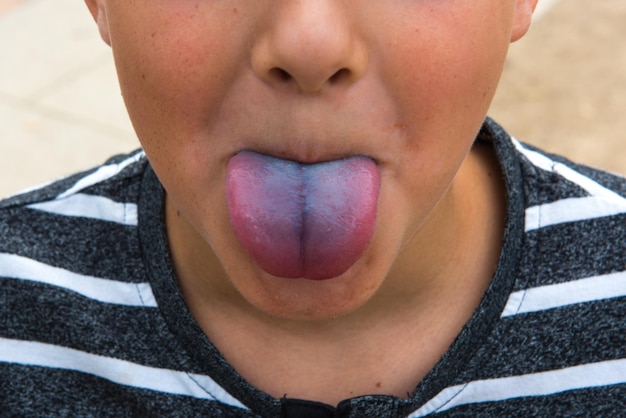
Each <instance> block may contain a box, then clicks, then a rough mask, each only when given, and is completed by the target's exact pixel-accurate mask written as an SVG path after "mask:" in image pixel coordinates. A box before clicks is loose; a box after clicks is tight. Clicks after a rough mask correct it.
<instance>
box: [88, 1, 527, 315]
mask: <svg viewBox="0 0 626 418" xmlns="http://www.w3.org/2000/svg"><path fill="white" fill-rule="evenodd" d="M535 3H536V0H409V1H407V0H402V1H395V0H384V1H383V0H380V1H379V0H372V1H360V0H343V1H339V0H310V1H309V0H255V1H250V0H210V1H207V0H202V1H200V0H185V1H178V0H133V1H131V0H87V4H88V6H89V7H90V10H91V11H92V13H93V14H94V16H95V17H96V19H97V21H98V23H99V27H100V30H101V33H102V35H103V38H104V39H105V40H106V41H107V42H109V43H110V44H111V46H112V48H113V52H114V56H115V60H116V65H117V68H118V72H119V78H120V83H121V88H122V93H123V96H124V99H125V101H126V105H127V107H128V111H129V114H130V116H131V119H132V121H133V123H134V126H135V129H136V131H137V134H138V136H139V139H140V141H141V143H142V145H143V147H144V149H145V151H146V153H147V155H148V157H149V159H150V161H151V163H152V166H153V167H154V169H155V171H156V173H157V175H158V176H159V178H160V180H161V182H162V183H163V185H164V187H165V189H166V190H167V196H168V213H167V227H168V235H169V236H170V241H171V244H172V246H173V253H174V257H175V259H178V261H180V260H190V262H189V263H180V264H181V265H180V266H177V267H180V270H181V271H179V274H180V275H181V277H182V276H184V275H185V274H188V273H190V272H193V273H195V275H196V276H197V277H201V276H202V271H220V269H222V268H223V270H224V271H225V272H226V274H225V275H220V274H213V275H211V277H210V278H208V279H207V280H209V281H213V282H214V283H212V284H211V286H217V287H220V288H221V289H223V290H224V289H230V290H232V289H236V292H234V293H235V294H237V295H239V296H238V297H241V298H242V300H243V301H246V302H247V303H251V304H252V305H253V306H255V307H256V308H258V309H260V310H262V311H264V312H268V313H271V314H276V315H280V316H287V317H325V316H332V315H339V314H342V313H345V312H348V311H350V310H352V309H355V308H356V307H358V306H361V305H363V304H364V303H365V302H367V301H368V300H370V299H371V298H372V296H373V295H374V294H375V293H376V291H377V289H379V288H380V286H381V285H382V284H383V283H384V282H385V280H386V278H387V280H390V281H391V280H393V272H394V271H397V270H401V265H402V264H403V263H407V262H408V260H409V258H411V259H413V258H415V257H418V256H419V255H416V254H415V252H414V251H413V252H412V251H408V250H406V249H407V248H413V249H414V248H420V246H422V247H423V246H424V245H427V244H428V240H429V239H434V240H436V239H437V238H436V237H433V236H426V235H425V233H423V231H425V230H426V229H429V228H426V226H427V225H428V224H429V222H435V219H441V216H436V214H437V212H438V210H439V208H440V207H441V204H440V203H441V202H443V201H445V197H446V195H447V193H448V191H449V190H451V188H453V187H454V182H455V181H456V180H455V178H456V175H457V173H458V172H462V170H461V171H459V170H460V169H461V168H462V166H463V163H464V161H465V159H466V156H467V154H468V152H469V150H470V147H471V144H472V142H473V139H474V136H475V134H476V133H477V131H478V129H479V127H480V125H481V123H482V121H483V119H484V117H485V114H486V112H487V109H488V106H489V104H490V101H491V98H492V95H493V93H494V90H495V88H496V84H497V81H498V78H499V76H500V72H501V68H502V65H503V62H504V59H505V55H506V51H507V48H508V44H509V42H510V41H511V40H515V39H517V38H519V37H521V36H522V35H523V34H524V32H525V31H526V29H527V27H528V25H529V21H530V15H531V14H532V9H533V8H534V4H535ZM242 150H252V151H256V152H260V153H263V154H269V155H272V156H276V157H280V158H285V159H288V160H295V161H299V162H303V163H315V162H321V161H329V160H337V159H341V158H345V157H349V156H354V155H362V156H367V157H370V158H372V159H373V160H374V161H375V162H376V164H377V170H378V172H379V173H380V181H381V183H380V194H379V196H378V207H377V218H376V222H375V227H374V232H373V238H372V240H371V242H370V243H369V246H368V247H367V249H366V250H365V251H364V252H363V253H362V254H360V256H359V258H358V260H357V261H356V262H355V263H354V264H353V265H352V266H351V267H350V268H349V269H348V270H347V271H346V272H345V273H343V274H342V275H341V276H340V277H337V278H333V279H330V280H324V281H321V282H319V281H310V280H305V279H299V280H290V279H282V278H276V277H273V276H271V275H268V274H267V273H265V272H264V271H263V269H261V268H260V267H259V266H258V264H257V263H256V262H255V261H254V260H253V259H252V258H251V257H250V256H249V255H248V253H247V252H246V251H245V250H244V249H243V248H242V246H241V245H240V241H239V240H238V239H237V237H236V236H235V234H234V232H233V229H232V227H231V223H230V221H229V219H230V217H229V210H228V207H227V201H226V193H227V191H226V185H225V184H226V174H227V166H228V164H229V161H230V160H231V158H232V157H233V156H234V155H236V154H237V153H239V152H240V151H242ZM192 259H193V260H194V261H191V260H192ZM183 264H185V265H183ZM211 269H212V270H211ZM390 272H391V273H390ZM231 293H233V292H231Z"/></svg>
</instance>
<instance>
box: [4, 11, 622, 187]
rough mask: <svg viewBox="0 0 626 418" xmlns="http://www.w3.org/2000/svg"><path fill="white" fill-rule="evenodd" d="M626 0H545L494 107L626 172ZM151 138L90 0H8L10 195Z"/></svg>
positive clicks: (562, 147)
mask: <svg viewBox="0 0 626 418" xmlns="http://www.w3.org/2000/svg"><path fill="white" fill-rule="evenodd" d="M625 22H626V1H624V0H593V1H589V0H560V1H559V0H539V10H538V12H537V15H536V19H535V22H534V23H533V27H532V28H531V31H530V33H529V34H528V36H527V37H526V38H524V39H523V40H522V41H520V42H517V43H515V44H513V45H512V47H511V51H510V56H509V59H508V61H507V63H506V68H505V72H504V75H503V79H502V83H501V88H500V90H499V92H498V94H497V95H496V98H495V100H494V103H493V106H492V109H491V111H490V115H491V116H492V117H494V118H495V119H496V120H498V121H499V122H500V123H502V124H503V125H504V126H505V127H506V128H507V129H508V130H509V131H510V132H511V133H512V134H513V135H515V136H516V137H518V138H519V139H521V140H523V141H526V142H530V143H533V144H536V145H538V146H540V147H542V148H544V149H547V150H549V151H553V152H558V153H561V154H564V155H566V156H568V157H570V158H572V159H575V160H577V161H581V162H584V163H587V164H590V165H593V166H597V167H602V168H605V169H607V170H610V171H613V172H618V173H622V174H626V115H625V113H626V24H625ZM138 146H139V144H138V142H137V140H136V139H135V137H134V134H133V131H132V127H131V125H130V122H129V121H128V118H127V116H126V113H125V111H124V107H123V103H122V99H121V96H120V93H119V88H118V86H117V80H116V77H115V70H114V66H113V62H112V58H111V53H110V50H109V48H108V47H107V46H106V45H105V44H104V43H103V42H102V41H101V40H100V38H99V35H98V32H97V28H96V26H95V24H94V23H93V22H92V19H91V16H90V15H89V13H88V11H87V8H86V7H85V5H84V2H83V1H82V0H0V196H7V195H10V194H12V193H15V192H17V191H19V190H21V189H23V188H26V187H30V186H33V185H36V184H38V183H41V182H44V181H47V180H51V179H53V178H56V177H59V176H63V175H67V174H70V173H72V172H75V171H77V170H79V169H83V168H88V167H91V166H93V165H95V164H99V163H101V162H102V161H104V160H105V159H106V158H107V157H108V156H110V155H112V154H116V153H120V152H126V151H130V150H132V149H134V148H137V147H138Z"/></svg>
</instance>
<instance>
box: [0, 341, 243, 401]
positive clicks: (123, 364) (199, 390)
mask: <svg viewBox="0 0 626 418" xmlns="http://www.w3.org/2000/svg"><path fill="white" fill-rule="evenodd" d="M0 361H2V362H6V363H16V364H23V365H29V366H39V367H48V368H53V369H64V370H73V371H77V372H81V373H86V374H90V375H93V376H97V377H100V378H103V379H106V380H109V381H111V382H114V383H117V384H120V385H124V386H131V387H134V388H140V389H147V390H152V391H156V392H162V393H169V394H173V395H182V396H191V397H194V398H199V399H209V400H215V401H218V402H222V403H224V404H227V405H231V406H234V407H237V408H241V409H248V408H246V407H245V406H244V405H243V404H242V403H241V402H239V401H238V400H237V399H235V398H234V397H233V396H231V395H230V394H228V392H226V391H225V390H224V389H223V388H222V387H221V386H219V385H218V384H217V383H215V381H214V380H213V379H211V378H210V377H208V376H202V375H195V374H191V373H185V372H180V371H175V370H168V369H161V368H156V367H148V366H144V365H141V364H137V363H131V362H129V361H125V360H119V359H115V358H111V357H104V356H100V355H96V354H91V353H86V352H84V351H78V350H75V349H71V348H66V347H60V346H55V345H50V344H43V343H38V342H31V341H17V340H9V339H5V338H0Z"/></svg>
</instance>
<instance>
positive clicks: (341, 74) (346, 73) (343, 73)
mask: <svg viewBox="0 0 626 418" xmlns="http://www.w3.org/2000/svg"><path fill="white" fill-rule="evenodd" d="M348 77H350V70H348V69H347V68H342V69H341V70H339V71H337V72H336V73H335V74H333V75H332V76H331V77H330V78H329V79H328V81H330V82H331V83H338V82H340V81H341V80H343V79H345V78H348Z"/></svg>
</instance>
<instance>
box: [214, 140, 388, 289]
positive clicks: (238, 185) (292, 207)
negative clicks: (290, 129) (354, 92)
mask: <svg viewBox="0 0 626 418" xmlns="http://www.w3.org/2000/svg"><path fill="white" fill-rule="evenodd" d="M290 157H296V156H295V155H284V154H283V155H281V156H280V157H277V156H272V155H268V154H262V153H259V152H255V151H247V150H246V151H241V152H239V153H237V154H236V155H234V156H233V157H232V158H231V159H230V161H229V163H228V167H227V176H226V193H227V196H226V197H227V203H228V210H229V216H230V223H231V227H232V229H233V231H234V233H235V235H236V237H237V239H238V241H239V243H240V244H241V246H242V247H243V248H244V249H245V250H246V252H247V253H248V254H249V256H250V257H251V258H252V260H253V261H254V262H255V263H256V264H257V265H258V266H259V267H260V268H261V269H262V270H264V271H265V272H267V273H269V274H271V275H273V276H276V277H281V278H305V279H310V280H326V279H330V278H333V277H338V276H340V275H342V274H343V273H345V272H346V271H347V270H348V269H350V267H351V266H352V265H354V264H355V263H356V262H357V260H358V259H359V258H361V257H362V256H363V254H364V252H365V251H366V249H367V247H368V246H369V243H370V241H371V238H372V236H373V232H374V229H375V225H376V213H377V205H378V195H379V189H380V173H379V168H378V166H377V164H376V162H375V161H374V159H372V158H369V157H364V156H350V157H345V155H344V156H342V157H340V158H333V157H334V156H332V155H331V156H329V155H325V158H320V157H319V155H315V154H314V153H308V154H298V155H297V158H290Z"/></svg>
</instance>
